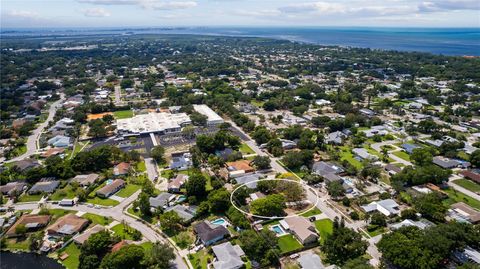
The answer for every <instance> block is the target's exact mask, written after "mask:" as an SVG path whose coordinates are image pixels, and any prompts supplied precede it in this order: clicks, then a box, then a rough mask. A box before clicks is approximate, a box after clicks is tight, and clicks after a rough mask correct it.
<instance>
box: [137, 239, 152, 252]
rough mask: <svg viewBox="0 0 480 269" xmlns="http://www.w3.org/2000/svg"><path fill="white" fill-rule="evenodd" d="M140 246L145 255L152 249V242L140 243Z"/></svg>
mask: <svg viewBox="0 0 480 269" xmlns="http://www.w3.org/2000/svg"><path fill="white" fill-rule="evenodd" d="M140 246H141V247H142V248H143V249H144V250H145V253H148V252H149V251H150V250H151V249H152V247H153V243H152V242H144V243H141V244H140Z"/></svg>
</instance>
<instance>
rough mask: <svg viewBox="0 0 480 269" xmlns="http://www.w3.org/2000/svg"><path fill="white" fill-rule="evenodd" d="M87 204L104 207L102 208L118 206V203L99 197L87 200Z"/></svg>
mask: <svg viewBox="0 0 480 269" xmlns="http://www.w3.org/2000/svg"><path fill="white" fill-rule="evenodd" d="M87 203H91V204H95V205H104V206H116V205H118V204H119V202H118V201H115V200H113V199H108V198H107V199H105V198H100V197H94V198H89V199H87Z"/></svg>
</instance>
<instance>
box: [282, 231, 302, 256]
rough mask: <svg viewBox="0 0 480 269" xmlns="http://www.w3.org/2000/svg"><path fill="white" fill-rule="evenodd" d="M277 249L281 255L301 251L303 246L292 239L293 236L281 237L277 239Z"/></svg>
mask: <svg viewBox="0 0 480 269" xmlns="http://www.w3.org/2000/svg"><path fill="white" fill-rule="evenodd" d="M278 247H279V248H280V251H281V252H282V253H286V252H290V251H294V250H297V249H301V248H302V247H303V246H302V244H300V242H298V241H297V239H295V237H293V235H291V234H288V235H283V236H280V237H279V238H278Z"/></svg>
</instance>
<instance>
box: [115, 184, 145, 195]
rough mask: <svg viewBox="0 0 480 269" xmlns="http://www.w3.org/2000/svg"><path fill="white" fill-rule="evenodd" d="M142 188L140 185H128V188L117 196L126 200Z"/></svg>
mask: <svg viewBox="0 0 480 269" xmlns="http://www.w3.org/2000/svg"><path fill="white" fill-rule="evenodd" d="M141 187H142V186H140V185H135V184H127V186H125V188H123V189H121V190H120V191H119V192H117V193H116V194H115V195H117V196H120V197H124V198H126V197H129V196H130V195H132V194H134V193H135V192H136V191H138V190H139V189H140V188H141Z"/></svg>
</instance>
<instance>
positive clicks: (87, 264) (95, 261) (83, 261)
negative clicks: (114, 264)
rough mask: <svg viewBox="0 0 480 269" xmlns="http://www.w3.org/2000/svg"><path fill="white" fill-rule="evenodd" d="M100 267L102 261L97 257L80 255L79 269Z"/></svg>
mask: <svg viewBox="0 0 480 269" xmlns="http://www.w3.org/2000/svg"><path fill="white" fill-rule="evenodd" d="M99 267H100V259H99V258H98V257H97V256H96V255H93V254H92V255H86V256H85V255H80V257H79V264H78V269H97V268H99Z"/></svg>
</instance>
